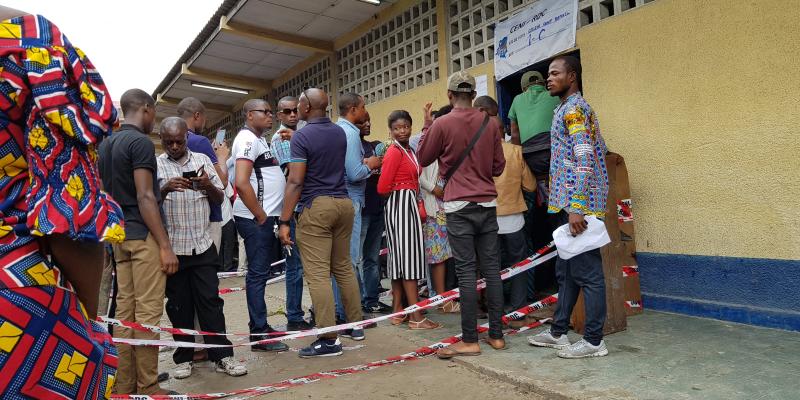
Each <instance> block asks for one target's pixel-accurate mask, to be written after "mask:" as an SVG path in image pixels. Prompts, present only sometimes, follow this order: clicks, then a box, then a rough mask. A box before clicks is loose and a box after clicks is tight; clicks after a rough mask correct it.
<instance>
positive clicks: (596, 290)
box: [550, 211, 606, 346]
mask: <svg viewBox="0 0 800 400" xmlns="http://www.w3.org/2000/svg"><path fill="white" fill-rule="evenodd" d="M558 219H559V221H560V222H561V225H563V224H565V223H567V222H568V216H567V213H565V212H563V211H562V212H560V213H559V214H558ZM556 279H557V280H558V303H556V311H555V315H554V316H553V325H552V326H551V327H550V331H551V332H552V333H553V336H556V337H558V336H561V335H563V334H566V333H567V331H568V330H569V319H570V316H572V309H573V308H574V307H575V303H576V302H577V301H578V294H579V293H580V291H581V289H583V300H584V302H583V304H584V308H585V311H586V326H585V328H584V333H583V338H584V339H585V340H586V341H587V342H589V343H591V344H592V345H594V346H597V345H599V344H600V341H601V340H603V325H605V322H606V281H605V278H604V275H603V258H602V256H601V255H600V249H594V250H590V251H587V252H585V253H581V254H578V255H577V256H574V257H572V258H570V259H569V260H564V259H562V258H561V257H558V258H557V259H556Z"/></svg>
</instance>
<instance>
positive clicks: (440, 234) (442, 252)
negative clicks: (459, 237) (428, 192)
mask: <svg viewBox="0 0 800 400" xmlns="http://www.w3.org/2000/svg"><path fill="white" fill-rule="evenodd" d="M439 201H440V202H441V200H439ZM422 233H423V239H424V243H425V259H426V261H427V262H428V264H438V263H441V262H445V261H447V260H448V259H450V258H451V257H453V251H452V250H451V249H450V242H448V241H447V217H446V216H445V213H444V210H440V211H437V212H436V215H435V216H430V215H429V216H428V217H426V218H425V223H424V224H423V226H422Z"/></svg>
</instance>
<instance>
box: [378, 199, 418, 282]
mask: <svg viewBox="0 0 800 400" xmlns="http://www.w3.org/2000/svg"><path fill="white" fill-rule="evenodd" d="M383 215H384V220H385V221H386V241H387V243H388V245H389V256H388V261H387V269H388V270H389V271H388V272H389V279H393V280H394V279H405V280H412V279H425V273H426V270H427V267H426V265H425V245H424V242H423V239H422V221H420V218H419V210H418V209H417V200H416V194H415V193H414V191H413V190H409V189H403V190H397V191H394V192H392V193H391V194H390V195H389V200H388V201H387V202H386V209H385V211H384V214H383Z"/></svg>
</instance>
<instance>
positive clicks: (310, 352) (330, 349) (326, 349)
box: [298, 338, 342, 358]
mask: <svg viewBox="0 0 800 400" xmlns="http://www.w3.org/2000/svg"><path fill="white" fill-rule="evenodd" d="M298 355H299V356H300V358H314V357H334V356H340V355H342V343H341V342H340V341H339V339H338V338H337V339H317V340H316V341H315V342H314V343H311V345H310V346H308V347H306V348H304V349H301V350H300V353H298Z"/></svg>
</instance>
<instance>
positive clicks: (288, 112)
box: [281, 107, 297, 115]
mask: <svg viewBox="0 0 800 400" xmlns="http://www.w3.org/2000/svg"><path fill="white" fill-rule="evenodd" d="M281 113H283V114H286V115H289V114H292V113H295V114H297V107H295V108H284V109H283V110H281Z"/></svg>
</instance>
